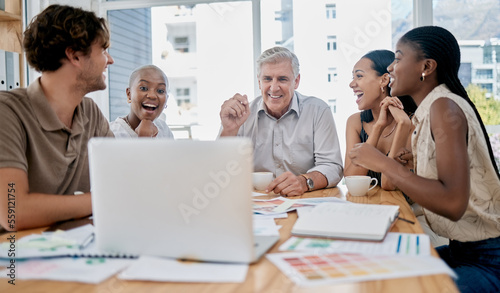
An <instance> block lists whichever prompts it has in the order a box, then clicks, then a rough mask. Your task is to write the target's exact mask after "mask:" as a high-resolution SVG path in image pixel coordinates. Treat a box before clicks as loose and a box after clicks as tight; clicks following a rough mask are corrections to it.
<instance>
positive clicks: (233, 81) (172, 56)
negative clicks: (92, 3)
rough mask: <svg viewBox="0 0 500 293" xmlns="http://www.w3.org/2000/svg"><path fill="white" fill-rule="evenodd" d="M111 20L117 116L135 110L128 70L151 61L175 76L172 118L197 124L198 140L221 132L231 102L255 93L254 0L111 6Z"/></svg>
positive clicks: (178, 122) (170, 106)
mask: <svg viewBox="0 0 500 293" xmlns="http://www.w3.org/2000/svg"><path fill="white" fill-rule="evenodd" d="M108 21H109V22H110V27H111V38H112V39H111V43H112V47H111V48H110V54H111V55H112V56H113V58H114V59H115V64H114V65H113V66H110V74H109V75H110V120H114V119H116V117H119V116H124V115H126V114H127V113H128V111H129V107H128V104H127V103H126V96H125V88H126V87H127V84H128V76H129V75H130V73H131V72H132V70H133V69H134V68H136V67H137V66H139V65H144V64H149V63H152V64H155V65H157V66H158V67H160V68H161V69H162V70H163V71H164V72H165V73H166V75H167V76H168V79H169V85H170V88H169V98H168V101H167V104H168V107H167V109H166V110H165V112H164V113H165V117H166V118H165V119H166V122H167V124H169V125H171V126H175V125H187V126H189V127H190V128H192V129H191V130H192V133H193V137H194V138H198V139H214V138H215V137H216V135H217V133H218V130H219V127H220V119H219V109H220V106H221V105H222V103H223V101H224V100H226V99H228V98H230V97H232V96H233V95H234V94H235V93H236V92H241V93H247V94H249V96H251V97H252V98H253V93H254V83H253V80H254V61H253V34H252V5H251V1H237V2H222V3H210V4H196V5H172V6H161V7H151V8H144V9H131V10H109V11H108ZM173 129H174V128H173ZM174 135H176V132H175V131H174Z"/></svg>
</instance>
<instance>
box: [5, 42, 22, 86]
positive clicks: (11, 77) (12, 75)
mask: <svg viewBox="0 0 500 293" xmlns="http://www.w3.org/2000/svg"><path fill="white" fill-rule="evenodd" d="M5 71H6V75H7V77H6V81H7V90H8V91H10V90H12V89H15V88H18V87H19V86H20V85H21V76H20V73H19V53H14V52H7V51H6V52H5Z"/></svg>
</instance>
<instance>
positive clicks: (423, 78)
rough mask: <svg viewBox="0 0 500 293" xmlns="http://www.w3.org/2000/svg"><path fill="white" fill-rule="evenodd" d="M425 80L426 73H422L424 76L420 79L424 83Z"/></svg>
mask: <svg viewBox="0 0 500 293" xmlns="http://www.w3.org/2000/svg"><path fill="white" fill-rule="evenodd" d="M424 80H425V72H422V76H421V77H420V81H424Z"/></svg>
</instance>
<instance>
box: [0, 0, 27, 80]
mask: <svg viewBox="0 0 500 293" xmlns="http://www.w3.org/2000/svg"><path fill="white" fill-rule="evenodd" d="M22 2H23V1H22V0H7V1H5V10H0V36H1V37H0V49H1V50H4V51H9V52H15V53H19V73H20V77H19V79H20V85H21V87H24V86H25V84H26V83H25V80H24V79H25V76H24V75H25V73H24V71H25V70H24V54H23V48H22V43H23V17H22V15H23V9H22V7H23V5H22ZM2 66H4V65H3V64H2Z"/></svg>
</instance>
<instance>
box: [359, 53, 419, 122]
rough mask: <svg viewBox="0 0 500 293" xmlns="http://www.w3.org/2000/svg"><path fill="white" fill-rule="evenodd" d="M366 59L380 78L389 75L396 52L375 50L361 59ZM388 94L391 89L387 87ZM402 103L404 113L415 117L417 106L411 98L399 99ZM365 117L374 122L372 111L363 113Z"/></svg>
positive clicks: (403, 97) (367, 120) (402, 97)
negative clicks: (389, 68) (388, 68)
mask: <svg viewBox="0 0 500 293" xmlns="http://www.w3.org/2000/svg"><path fill="white" fill-rule="evenodd" d="M363 58H366V59H369V60H370V61H371V62H372V69H373V70H375V71H376V72H377V75H378V76H382V75H384V74H386V73H389V71H388V70H387V67H389V65H391V63H392V61H394V52H392V51H389V50H373V51H370V52H368V53H366V54H365V55H364V56H363V57H361V59H363ZM387 91H388V92H387V94H388V95H390V94H391V88H390V87H387ZM398 98H399V100H400V101H401V103H402V104H403V108H404V111H405V112H406V114H407V115H408V116H411V115H413V113H415V111H416V110H417V104H415V101H413V99H412V97H410V96H401V97H398ZM362 115H363V117H364V119H363V121H366V122H371V121H373V113H372V110H365V111H363V112H362Z"/></svg>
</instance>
